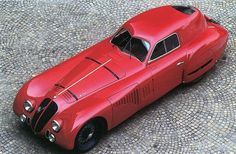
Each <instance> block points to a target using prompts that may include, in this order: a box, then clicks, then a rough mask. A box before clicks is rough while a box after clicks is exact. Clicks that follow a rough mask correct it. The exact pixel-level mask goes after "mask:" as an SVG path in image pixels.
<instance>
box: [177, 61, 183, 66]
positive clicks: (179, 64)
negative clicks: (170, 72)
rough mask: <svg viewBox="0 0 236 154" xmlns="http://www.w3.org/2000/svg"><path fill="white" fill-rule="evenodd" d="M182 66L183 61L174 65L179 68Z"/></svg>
mask: <svg viewBox="0 0 236 154" xmlns="http://www.w3.org/2000/svg"><path fill="white" fill-rule="evenodd" d="M183 64H184V61H181V62H178V63H177V64H176V65H177V66H181V65H183Z"/></svg>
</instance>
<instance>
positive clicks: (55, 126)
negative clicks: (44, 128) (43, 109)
mask: <svg viewBox="0 0 236 154" xmlns="http://www.w3.org/2000/svg"><path fill="white" fill-rule="evenodd" d="M51 126H52V129H53V130H54V131H55V132H59V130H60V129H61V126H60V124H59V122H58V121H56V120H53V121H52V122H51Z"/></svg>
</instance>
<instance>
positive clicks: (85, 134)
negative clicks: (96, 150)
mask: <svg viewBox="0 0 236 154" xmlns="http://www.w3.org/2000/svg"><path fill="white" fill-rule="evenodd" d="M104 132H105V127H104V124H103V123H101V122H99V120H93V121H90V122H88V123H87V124H85V125H84V126H83V127H82V128H81V130H80V131H79V133H78V135H77V137H76V141H75V152H78V153H84V152H87V151H89V150H90V149H92V148H93V147H94V146H95V145H96V144H97V143H98V142H99V139H100V138H101V136H102V135H103V134H104Z"/></svg>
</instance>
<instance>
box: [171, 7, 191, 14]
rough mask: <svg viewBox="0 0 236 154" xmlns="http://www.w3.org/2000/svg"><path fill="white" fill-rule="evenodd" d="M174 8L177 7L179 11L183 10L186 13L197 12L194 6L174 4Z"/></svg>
mask: <svg viewBox="0 0 236 154" xmlns="http://www.w3.org/2000/svg"><path fill="white" fill-rule="evenodd" d="M172 7H173V8H174V9H176V10H177V11H179V12H182V13H184V14H188V15H191V14H193V13H194V12H195V10H194V8H193V7H192V6H172Z"/></svg>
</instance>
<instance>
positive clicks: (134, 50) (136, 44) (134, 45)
mask: <svg viewBox="0 0 236 154" xmlns="http://www.w3.org/2000/svg"><path fill="white" fill-rule="evenodd" d="M111 43H113V44H114V45H116V46H117V47H118V48H119V49H120V50H121V51H122V52H125V53H127V54H129V55H131V56H134V57H136V58H137V59H139V60H140V61H141V62H142V61H144V60H145V58H146V55H147V53H148V51H149V48H150V44H149V43H148V42H147V41H144V40H141V39H138V38H135V37H132V36H131V35H130V33H129V32H128V31H127V30H126V29H122V30H120V31H119V32H118V33H117V34H116V35H115V36H114V37H113V39H112V40H111Z"/></svg>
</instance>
